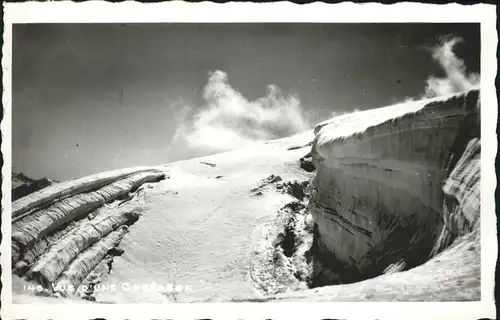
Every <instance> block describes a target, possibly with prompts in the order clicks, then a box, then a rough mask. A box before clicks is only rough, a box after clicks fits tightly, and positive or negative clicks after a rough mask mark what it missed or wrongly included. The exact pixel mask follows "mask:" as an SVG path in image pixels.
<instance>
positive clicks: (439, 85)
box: [424, 37, 479, 98]
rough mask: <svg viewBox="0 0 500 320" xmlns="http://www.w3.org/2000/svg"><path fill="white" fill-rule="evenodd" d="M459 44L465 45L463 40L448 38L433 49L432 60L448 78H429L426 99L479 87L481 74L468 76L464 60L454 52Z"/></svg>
mask: <svg viewBox="0 0 500 320" xmlns="http://www.w3.org/2000/svg"><path fill="white" fill-rule="evenodd" d="M459 43H463V39H462V38H457V37H453V38H448V39H444V40H442V41H441V43H439V44H438V45H436V46H435V47H433V48H432V49H431V51H432V58H433V59H434V60H435V61H436V62H437V63H439V65H440V66H441V67H442V68H443V70H444V71H445V73H446V78H437V77H434V76H431V77H429V79H427V86H426V88H425V95H424V97H426V98H431V97H436V96H443V95H450V94H453V93H458V92H463V91H467V90H470V89H473V88H477V87H479V74H477V73H470V74H468V75H467V74H466V67H465V65H464V62H463V60H461V59H460V58H458V57H457V56H456V55H455V53H454V52H453V49H454V48H455V46H456V45H457V44H459Z"/></svg>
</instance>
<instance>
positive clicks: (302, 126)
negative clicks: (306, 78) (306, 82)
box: [171, 70, 311, 156]
mask: <svg viewBox="0 0 500 320" xmlns="http://www.w3.org/2000/svg"><path fill="white" fill-rule="evenodd" d="M203 100H204V104H203V105H202V106H201V108H200V109H198V110H195V111H193V109H192V108H190V107H188V106H184V107H183V108H182V110H181V112H179V113H178V114H177V123H178V124H177V129H176V132H175V135H174V137H173V139H172V143H171V150H173V149H175V152H176V153H179V152H181V150H180V149H184V150H183V151H184V153H188V154H189V155H190V156H193V155H201V154H207V153H210V152H222V151H228V150H233V149H236V148H239V147H242V146H245V145H249V144H251V143H254V142H256V141H262V140H272V139H278V138H282V137H287V136H290V135H293V134H295V133H298V132H302V131H305V130H308V129H309V128H310V127H311V125H310V121H309V120H308V119H310V115H309V114H308V113H306V112H305V111H304V110H303V109H302V107H301V105H300V102H299V100H298V99H297V98H296V97H295V96H293V95H290V96H286V97H285V96H283V95H282V93H281V92H280V90H279V88H278V87H277V86H275V85H269V86H268V87H267V95H266V96H265V97H262V98H260V99H257V100H255V101H249V100H247V99H246V98H245V97H244V96H243V95H242V94H241V93H240V92H238V91H237V90H236V89H234V88H233V87H231V86H230V85H229V83H228V76H227V74H226V73H225V72H223V71H220V70H216V71H214V72H212V73H211V74H210V76H209V79H208V82H207V83H206V85H205V87H204V89H203Z"/></svg>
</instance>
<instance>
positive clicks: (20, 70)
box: [2, 7, 497, 319]
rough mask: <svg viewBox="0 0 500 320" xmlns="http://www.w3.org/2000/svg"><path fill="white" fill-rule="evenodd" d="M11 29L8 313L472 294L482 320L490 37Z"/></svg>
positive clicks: (309, 30)
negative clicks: (65, 308) (48, 308)
mask: <svg viewBox="0 0 500 320" xmlns="http://www.w3.org/2000/svg"><path fill="white" fill-rule="evenodd" d="M216 8H217V7H216ZM219 8H220V7H219ZM214 10H217V9H214ZM493 11H494V9H493ZM487 26H489V27H491V26H490V25H487ZM10 28H11V29H10V31H9V34H10V36H11V39H10V41H11V42H10V47H9V50H10V53H9V60H8V61H7V60H6V59H4V60H3V64H4V72H6V68H5V63H9V68H8V69H7V71H8V72H9V73H10V77H9V78H7V79H8V81H9V89H10V90H9V92H8V94H9V95H8V96H7V98H6V97H4V110H5V118H4V120H3V123H2V135H3V136H4V137H6V132H5V130H6V127H5V121H6V120H8V121H9V122H8V123H9V125H8V127H7V128H9V131H10V132H9V133H8V135H7V137H9V136H10V142H9V145H8V149H6V148H7V147H6V146H5V143H3V144H2V153H3V155H4V157H6V159H8V161H7V162H6V167H4V168H3V169H2V170H3V171H2V172H3V177H4V178H6V179H7V177H8V178H9V179H8V180H9V181H7V182H8V187H7V185H6V183H7V182H3V184H2V190H3V199H2V207H3V206H4V204H5V203H6V201H8V207H5V209H7V208H8V210H2V221H3V222H8V225H7V226H5V223H3V224H2V234H3V241H2V267H5V266H8V271H7V275H6V274H5V273H6V272H5V271H4V272H3V274H2V282H3V283H8V286H7V287H4V289H3V291H5V290H6V289H7V290H8V291H9V292H10V294H11V296H10V298H11V302H12V303H13V304H14V307H13V308H12V309H20V308H24V307H23V306H29V308H31V309H32V312H33V314H36V313H37V312H36V310H37V308H43V306H46V305H51V306H54V305H55V306H58V305H68V306H71V305H74V306H77V307H78V306H81V308H82V309H81V310H83V311H82V312H85V310H86V309H87V308H92V307H93V306H95V305H101V306H102V305H109V306H110V307H111V306H114V308H117V307H118V305H121V304H127V305H131V304H139V303H148V304H158V305H161V304H171V305H174V304H177V303H178V304H181V305H185V308H193V307H189V306H190V305H193V304H196V305H198V304H205V303H221V304H224V305H226V304H228V305H232V306H233V307H232V308H235V309H237V308H238V305H239V304H240V303H243V304H245V305H246V304H249V305H250V307H249V308H252V305H253V306H254V308H257V307H258V306H262V305H263V304H264V305H266V304H272V305H277V308H280V307H279V305H280V304H281V305H282V306H286V305H287V304H284V303H286V302H293V303H306V302H307V303H316V302H329V303H337V302H350V303H356V302H392V303H397V302H429V303H430V302H450V303H451V302H455V303H458V302H471V303H472V302H477V303H478V305H480V306H482V307H481V308H482V309H481V308H479V307H478V309H475V310H477V311H478V312H479V313H478V314H477V315H478V316H477V317H481V316H485V315H486V316H487V315H491V316H492V313H491V312H492V310H494V306H493V291H492V288H493V285H492V284H490V283H489V282H490V281H491V280H492V279H493V274H492V272H493V270H494V264H495V262H496V250H497V248H496V233H495V232H496V231H495V230H494V229H493V228H494V225H495V223H496V220H495V219H496V218H495V211H494V202H493V201H494V198H493V191H494V189H495V186H494V184H495V183H496V178H495V175H494V167H493V164H494V155H495V153H496V148H497V142H496V135H495V132H494V126H496V120H493V119H485V115H486V117H488V115H490V114H491V115H496V112H497V102H496V100H492V95H491V92H494V88H492V87H487V86H489V85H490V83H493V82H490V81H492V80H491V79H493V80H494V77H493V78H491V77H489V76H488V78H486V80H483V77H484V75H483V73H482V71H483V70H485V69H487V68H489V67H488V65H486V66H485V63H491V61H483V59H482V57H484V52H485V50H487V51H488V55H487V56H488V57H489V56H490V54H491V56H492V57H494V52H495V48H496V42H485V41H484V34H482V33H483V32H484V30H485V24H483V23H481V22H480V21H478V22H469V21H466V22H418V23H417V22H369V21H367V22H350V23H345V22H342V23H341V22H335V21H333V22H303V21H300V22H293V21H290V22H273V21H270V22H239V21H233V22H210V23H208V22H203V21H200V22H198V21H185V22H179V21H175V22H169V21H165V22H158V21H155V22H147V21H145V22H136V21H126V20H123V21H120V22H106V21H96V22H91V23H86V22H67V21H66V22H50V23H47V22H46V21H44V23H39V22H19V23H12V24H11V25H10ZM492 28H493V30H494V28H495V27H494V24H493V26H492ZM486 29H487V28H486ZM493 40H494V41H497V39H496V38H494V39H493ZM490 44H493V45H491V46H490ZM5 50H6V49H5V47H4V54H5ZM493 63H496V61H495V60H493ZM494 68H495V69H496V66H495V65H493V64H492V65H491V69H492V72H493V73H492V74H494V72H495V70H493V69H494ZM5 79H6V78H5V75H4V81H5ZM484 88H486V90H487V91H486V92H484V93H483V90H484ZM5 93H6V91H4V95H5ZM6 99H8V105H6V104H5V101H6ZM494 118H496V116H495V117H494ZM492 121H493V122H492ZM485 123H487V124H485ZM481 136H483V137H481ZM485 168H486V169H485ZM484 170H486V171H484ZM7 171H8V172H7ZM485 190H486V191H485ZM6 199H7V200H6ZM6 215H8V217H6ZM483 219H487V220H485V221H486V222H485V221H484V220H483ZM486 228H487V230H486ZM485 241H487V243H488V245H487V246H486V247H485V246H484V244H485V243H486V242H485ZM493 242H494V243H493ZM482 244H483V245H482ZM5 253H7V256H5ZM486 255H487V256H488V257H489V258H485V256H486ZM7 260H8V261H7ZM485 268H487V273H485V271H484V270H485ZM4 270H5V269H4ZM5 281H7V282H5ZM485 283H487V287H485ZM186 303H188V304H187V305H186ZM481 303H482V304H481ZM16 305H19V306H18V307H16ZM69 308H70V309H69V310H71V308H75V307H69ZM79 308H80V307H79ZM131 308H134V307H133V306H131ZM281 308H288V307H281ZM311 308H314V305H311ZM353 308H354V309H355V308H356V307H355V305H353ZM358 308H359V307H358ZM74 310H80V309H74ZM88 310H90V309H88ZM416 310H418V308H417V309H416ZM457 310H458V309H457ZM471 310H472V309H471ZM481 310H483V313H481V312H480V311H481ZM16 311H19V312H20V310H16ZM351 311H353V310H351ZM10 312H14V311H13V310H11V311H10ZM73 312H75V311H73ZM134 312H135V311H134ZM193 312H194V311H193ZM304 312H307V311H305V310H304ZM449 312H450V315H451V314H455V313H453V312H456V310H455V311H454V310H453V309H450V310H449ZM471 312H472V311H471ZM12 314H14V313H12ZM441 314H444V315H446V314H447V313H441ZM82 316H84V313H82ZM240 316H241V314H240ZM295 316H298V315H297V314H296V315H295ZM413 316H416V315H415V314H414V315H413ZM398 318H401V317H398ZM402 318H405V317H402ZM454 318H456V317H454ZM457 319H458V318H457Z"/></svg>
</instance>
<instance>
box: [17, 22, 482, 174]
mask: <svg viewBox="0 0 500 320" xmlns="http://www.w3.org/2000/svg"><path fill="white" fill-rule="evenodd" d="M479 56H480V28H479V24H429V23H427V24H306V23H303V24H299V23H297V24H167V23H165V24H16V25H14V28H13V52H12V166H13V172H23V173H25V174H27V175H28V176H30V177H33V178H41V177H48V178H52V179H56V180H66V179H70V178H74V177H79V176H84V175H88V174H92V173H98V172H102V171H106V170H112V169H118V168H125V167H131V166H137V165H159V164H165V163H168V162H172V161H177V160H182V159H187V158H191V157H194V156H202V155H208V154H212V153H215V152H220V151H227V150H232V149H235V148H238V147H242V146H245V145H248V144H251V143H254V142H256V141H262V140H270V139H276V138H280V137H285V136H289V135H292V134H294V133H298V132H301V131H304V130H307V129H311V128H313V127H314V125H315V124H316V123H318V122H320V121H322V120H326V119H328V118H331V117H332V116H334V115H336V114H337V115H338V114H343V113H346V112H352V111H354V110H366V109H371V108H377V107H382V106H386V105H390V104H394V103H398V102H401V101H403V100H406V99H409V98H411V99H416V98H419V97H422V96H424V95H440V94H445V93H449V92H454V91H459V90H461V89H467V88H469V87H470V86H472V85H474V84H477V83H478V78H479V76H478V75H477V73H478V72H479V66H480V63H479Z"/></svg>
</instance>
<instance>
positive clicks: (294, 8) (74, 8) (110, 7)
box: [1, 1, 498, 319]
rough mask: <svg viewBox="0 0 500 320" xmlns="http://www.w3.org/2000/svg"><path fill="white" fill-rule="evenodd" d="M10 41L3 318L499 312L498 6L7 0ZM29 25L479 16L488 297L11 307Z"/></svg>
mask: <svg viewBox="0 0 500 320" xmlns="http://www.w3.org/2000/svg"><path fill="white" fill-rule="evenodd" d="M4 10H5V11H4V13H5V16H4V26H5V27H4V28H5V29H4V46H3V57H2V69H3V83H4V95H3V105H4V119H3V121H2V123H1V129H2V134H3V139H2V153H3V155H4V167H3V168H2V175H3V180H2V190H3V191H4V192H3V198H2V208H3V211H2V221H3V223H2V234H3V239H4V241H3V242H2V244H1V253H2V254H1V264H2V271H3V272H2V283H3V288H2V298H1V299H2V309H1V316H2V318H3V319H11V318H27V319H48V318H52V319H67V318H71V319H90V318H92V317H103V318H106V319H125V318H129V319H152V318H168V317H172V318H175V319H196V318H217V319H224V318H227V319H236V318H238V317H239V318H243V319H266V318H272V319H302V318H308V319H321V318H348V319H358V318H361V319H363V318H368V319H376V318H383V319H391V318H393V319H400V318H405V319H413V318H415V319H422V318H424V319H429V318H433V319H434V318H435V319H441V318H443V319H446V318H450V319H477V318H481V317H487V318H494V314H495V307H494V300H493V290H494V274H495V263H496V256H497V250H498V248H497V239H496V228H495V226H496V216H495V214H494V213H495V202H494V201H495V200H494V191H495V188H496V175H495V167H494V164H495V155H496V152H497V141H496V140H495V138H496V134H495V131H496V121H497V112H498V106H497V99H496V93H495V86H494V81H495V76H496V70H497V61H496V47H497V42H498V39H497V33H496V29H495V28H496V13H495V6H493V5H486V4H478V5H472V6H462V5H458V4H448V5H428V4H420V3H398V4H394V5H381V4H377V3H370V4H361V5H360V4H354V3H341V4H335V5H331V4H324V3H313V4H308V5H296V4H293V3H289V2H277V3H266V4H252V3H228V4H214V3H210V2H203V3H198V4H193V3H183V2H178V1H175V2H165V3H155V4H142V3H137V2H131V1H128V2H125V3H107V2H103V1H89V2H85V3H70V2H64V3H59V2H48V3H47V2H45V3H38V2H29V3H8V4H4ZM28 22H31V23H33V22H45V23H48V22H67V23H70V22H73V23H76V22H81V23H82V22H84V23H94V22H108V23H112V22H350V23H352V22H480V23H481V46H482V50H481V104H482V108H481V126H482V127H481V135H482V137H483V139H482V142H481V143H482V148H481V152H482V156H481V166H482V168H481V170H482V172H481V176H482V178H481V188H482V189H481V195H482V199H481V200H482V201H481V208H482V218H481V248H482V249H481V253H482V255H481V265H482V278H481V297H482V300H481V301H480V302H453V303H452V302H439V303H431V302H429V303H410V302H408V303H384V302H363V303H287V302H278V303H195V304H168V305H160V304H123V305H105V304H91V305H89V304H85V305H82V304H71V305H69V304H50V305H36V306H35V305H31V307H30V305H12V297H11V294H10V292H11V285H12V284H11V273H10V270H11V263H10V256H11V255H10V242H9V241H5V240H6V239H10V225H11V219H10V214H8V213H9V212H11V198H10V189H11V186H10V184H11V158H10V155H11V132H12V131H11V121H12V120H11V74H10V71H11V50H12V42H11V40H12V28H11V27H12V24H13V23H28Z"/></svg>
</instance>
